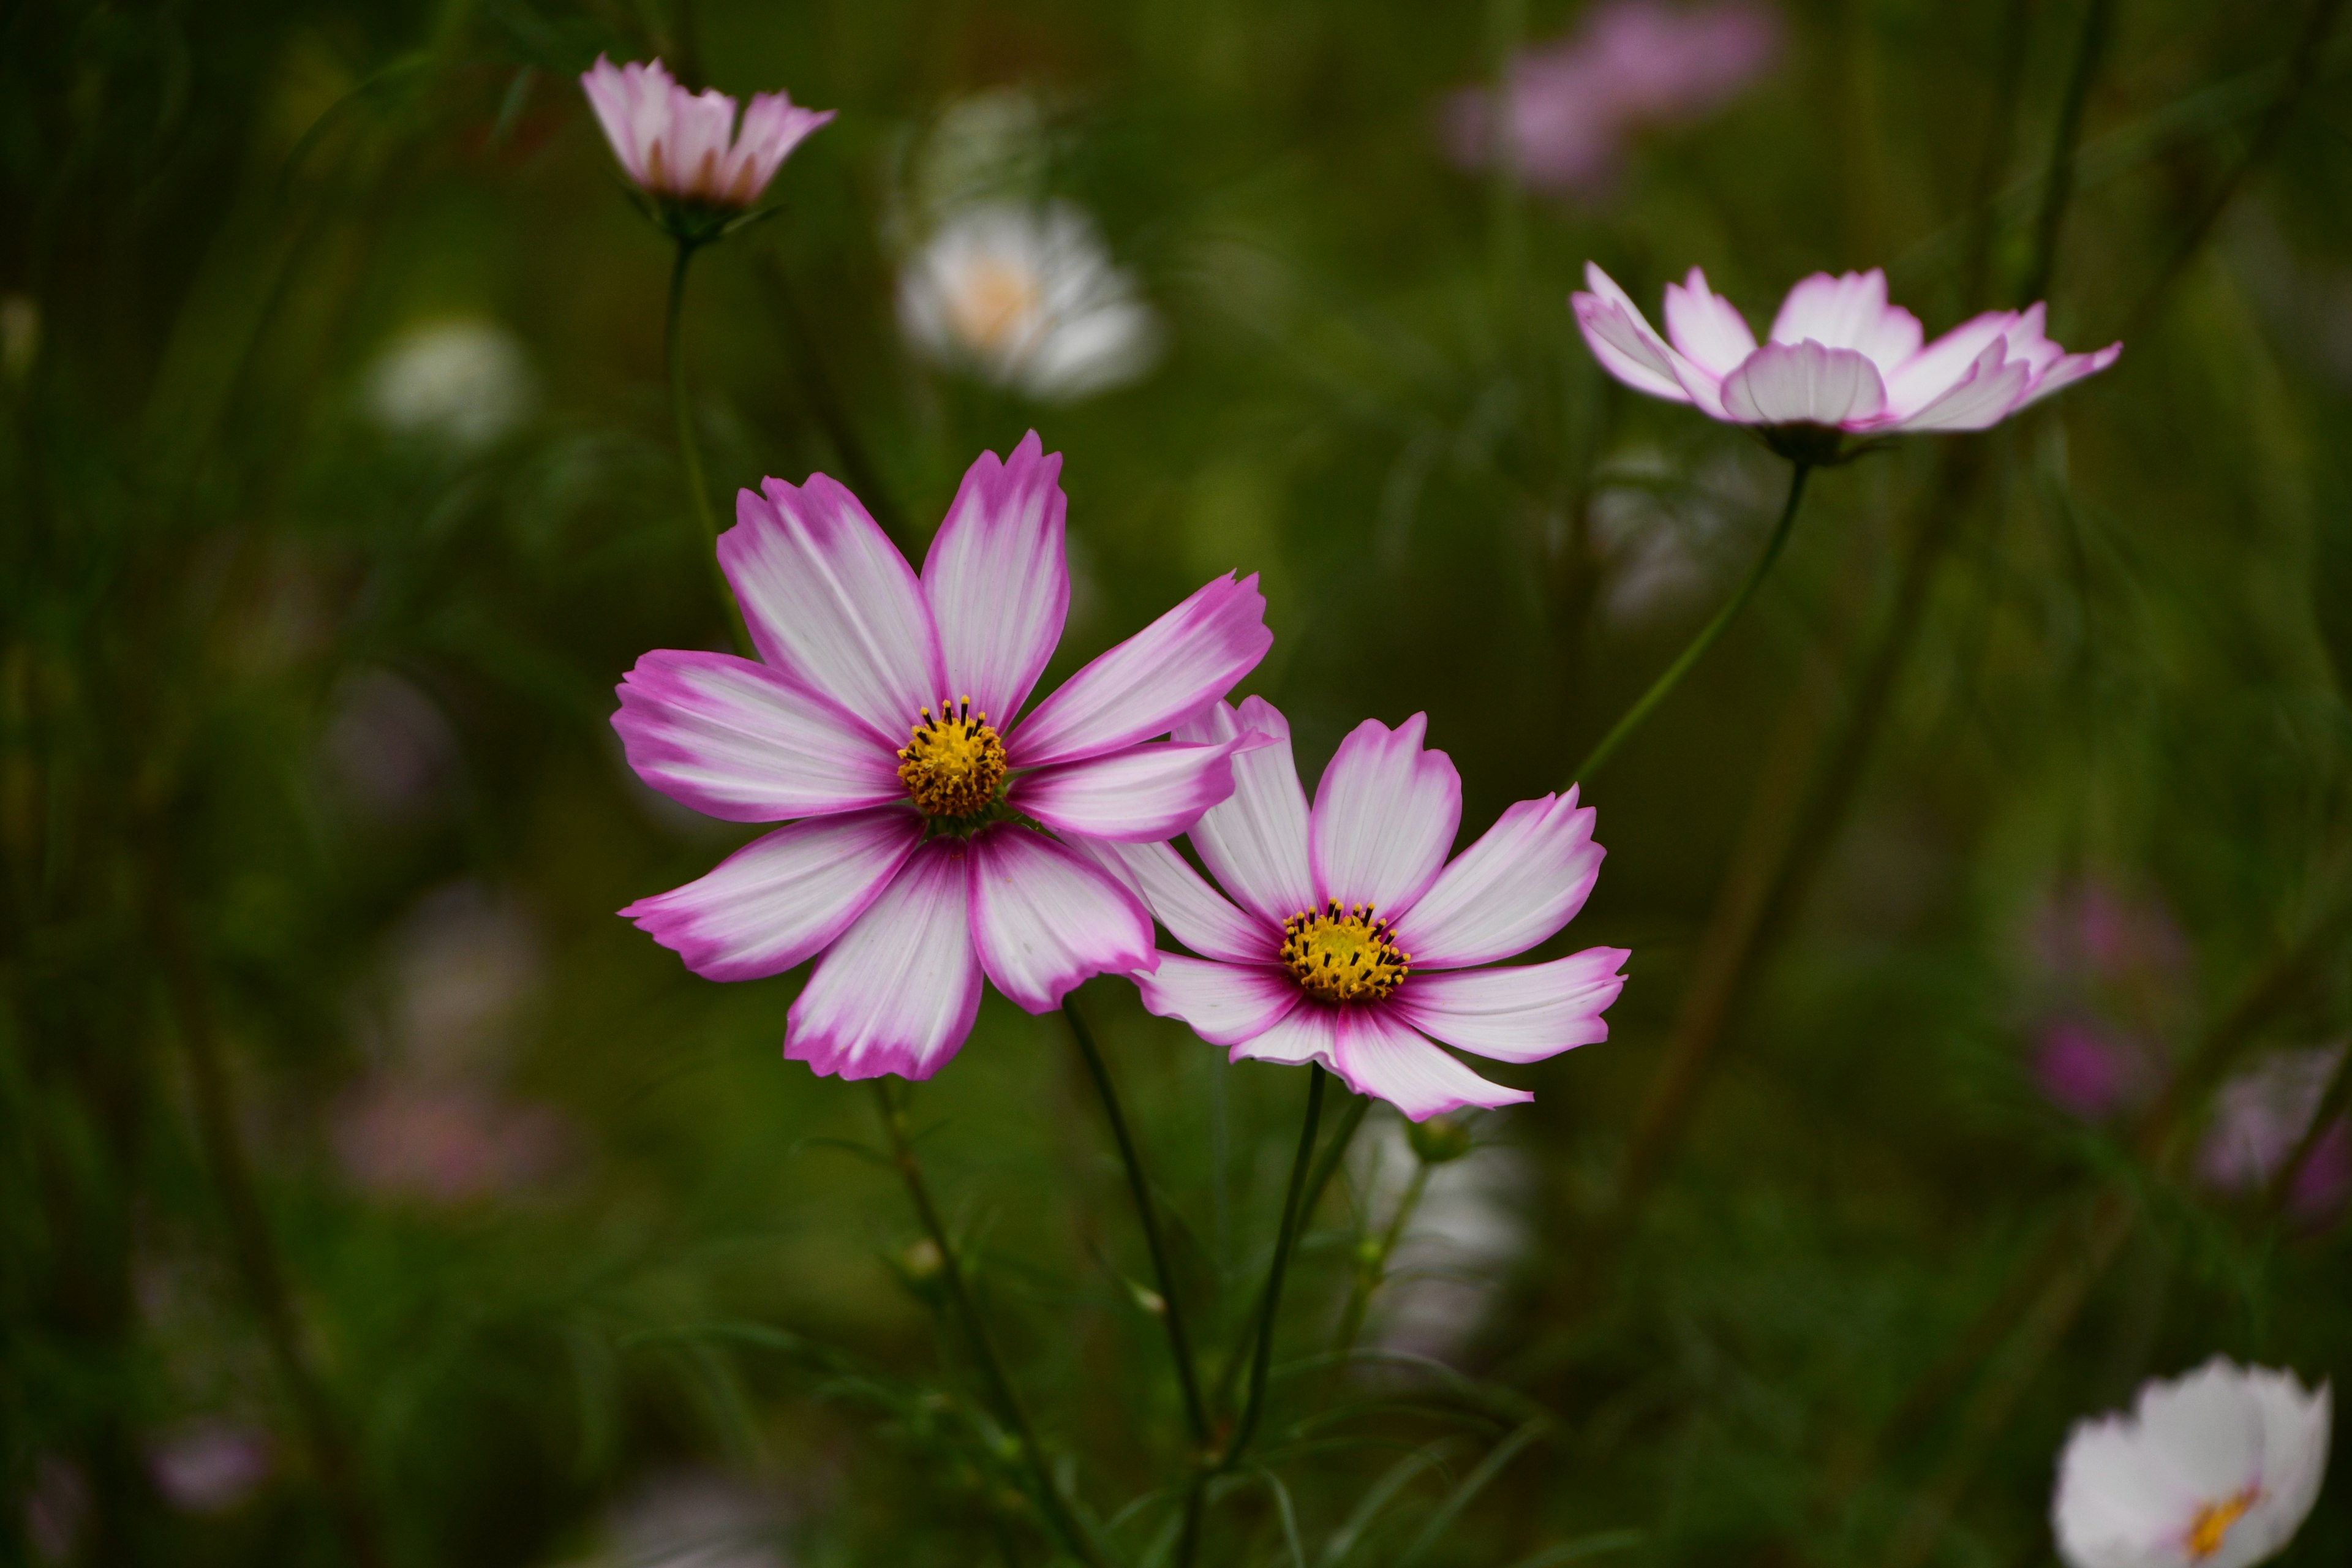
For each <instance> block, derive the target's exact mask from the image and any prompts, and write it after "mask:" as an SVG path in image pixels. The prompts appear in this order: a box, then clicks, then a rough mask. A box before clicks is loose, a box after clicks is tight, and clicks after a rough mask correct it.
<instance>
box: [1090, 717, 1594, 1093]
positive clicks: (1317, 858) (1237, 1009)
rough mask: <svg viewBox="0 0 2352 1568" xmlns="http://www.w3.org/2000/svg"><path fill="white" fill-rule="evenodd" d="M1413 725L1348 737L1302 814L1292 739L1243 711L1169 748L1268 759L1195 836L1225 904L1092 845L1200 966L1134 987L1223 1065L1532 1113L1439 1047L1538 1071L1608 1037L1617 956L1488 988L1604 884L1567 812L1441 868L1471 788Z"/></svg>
mask: <svg viewBox="0 0 2352 1568" xmlns="http://www.w3.org/2000/svg"><path fill="white" fill-rule="evenodd" d="M1426 727H1427V726H1426V722H1425V721H1424V720H1423V717H1422V716H1421V715H1419V714H1416V715H1414V716H1413V717H1412V718H1411V719H1408V720H1407V721H1405V722H1404V723H1403V724H1402V726H1401V727H1399V728H1397V729H1394V730H1391V729H1390V728H1388V727H1387V726H1386V725H1384V724H1382V723H1381V722H1380V721H1378V720H1376V719H1369V720H1366V721H1364V722H1363V723H1362V724H1360V725H1359V726H1358V727H1357V729H1356V731H1355V732H1354V733H1352V734H1350V735H1349V737H1348V738H1347V740H1346V741H1344V742H1341V743H1340V746H1339V753H1338V755H1336V756H1334V757H1333V758H1332V759H1331V765H1330V766H1329V767H1328V768H1327V769H1326V770H1325V771H1324V773H1323V780H1322V784H1320V786H1319V787H1318V789H1317V791H1316V795H1315V805H1314V808H1313V809H1312V810H1311V811H1310V810H1309V809H1308V807H1307V796H1306V794H1305V792H1304V791H1303V790H1301V789H1300V787H1299V784H1298V771H1297V763H1294V762H1293V761H1292V759H1291V751H1290V724H1289V721H1287V720H1286V719H1285V718H1284V717H1283V716H1282V714H1281V713H1279V712H1278V711H1276V710H1275V708H1274V707H1273V705H1272V704H1270V703H1268V702H1266V701H1265V700H1263V699H1262V698H1256V697H1253V698H1251V699H1249V700H1247V701H1245V702H1244V703H1243V704H1242V705H1241V707H1240V709H1239V710H1234V709H1233V708H1230V707H1227V706H1226V705H1225V704H1223V703H1217V704H1215V705H1214V706H1213V707H1210V708H1208V709H1206V710H1203V711H1202V713H1201V714H1200V716H1199V717H1197V718H1195V719H1194V720H1193V721H1192V722H1191V723H1190V724H1188V725H1187V726H1185V727H1184V728H1183V729H1181V730H1179V731H1177V735H1178V738H1179V739H1189V740H1192V742H1195V743H1199V744H1232V743H1233V742H1234V741H1235V740H1237V739H1240V738H1243V737H1246V736H1248V735H1250V734H1252V733H1253V732H1255V733H1257V734H1260V735H1265V736H1270V737H1272V738H1273V741H1274V743H1273V744H1271V745H1267V746H1265V747H1264V748H1263V749H1260V750H1256V751H1252V752H1247V753H1246V754H1244V755H1239V756H1236V757H1235V758H1234V793H1233V798H1232V799H1231V800H1228V801H1226V802H1224V803H1223V804H1222V805H1215V806H1213V807H1211V808H1210V809H1209V810H1208V811H1207V812H1206V813H1205V814H1203V815H1202V817H1201V819H1200V821H1199V822H1198V823H1197V824H1196V825H1195V826H1193V828H1192V834H1191V837H1192V847H1193V848H1195V849H1196V850H1198V851H1199V852H1200V856H1201V860H1202V864H1203V865H1205V866H1207V867H1208V868H1209V870H1210V872H1211V874H1212V875H1213V876H1214V877H1215V878H1216V879H1217V881H1218V883H1219V884H1220V885H1222V887H1223V889H1224V894H1223V896H1221V895H1220V894H1219V893H1218V891H1217V889H1214V888H1212V887H1210V886H1209V885H1208V884H1207V883H1206V882H1204V881H1203V880H1202V879H1201V877H1200V875H1199V873H1197V872H1195V871H1194V870H1193V869H1192V867H1191V866H1189V865H1188V864H1186V863H1185V861H1184V860H1183V858H1181V857H1180V856H1179V855H1178V854H1177V853H1176V851H1175V850H1174V849H1172V848H1171V847H1169V846H1168V845H1166V844H1162V843H1134V842H1130V843H1123V844H1103V845H1097V846H1093V848H1094V850H1095V853H1096V854H1097V858H1100V859H1102V860H1103V861H1104V862H1105V863H1106V864H1108V865H1112V866H1116V867H1118V868H1120V869H1121V870H1122V872H1123V873H1124V875H1125V876H1126V877H1127V878H1128V879H1129V884H1130V885H1131V886H1132V887H1134V888H1135V889H1137V891H1138V892H1139V893H1140V894H1141V895H1142V897H1143V899H1144V900H1145V902H1147V903H1149V904H1150V906H1151V910H1152V913H1154V914H1155V915H1157V916H1158V917H1159V918H1160V923H1161V924H1162V925H1164V926H1166V927H1167V928H1168V930H1169V931H1170V933H1171V934H1172V935H1173V936H1174V937H1175V938H1176V939H1177V940H1178V941H1179V942H1182V943H1183V944H1184V945H1185V946H1187V947H1189V948H1191V949H1192V952H1195V953H1198V954H1200V956H1199V957H1197V958H1195V957H1187V956H1185V955H1183V954H1180V953H1161V954H1160V955H1159V957H1158V963H1157V966H1156V967H1152V968H1148V969H1144V968H1139V973H1137V974H1136V981H1137V984H1139V985H1140V986H1141V987H1142V989H1143V1005H1145V1006H1146V1007H1148V1008H1150V1010H1151V1011H1152V1012H1154V1013H1157V1014H1159V1015H1160V1016H1162V1017H1167V1018H1181V1019H1182V1020H1183V1021H1184V1022H1186V1023H1188V1024H1190V1025H1192V1030H1193V1032H1194V1033H1195V1034H1197V1035H1199V1036H1200V1037H1202V1039H1204V1040H1207V1041H1208V1042H1210V1043H1211V1044H1212V1045H1219V1046H1226V1047H1231V1050H1232V1059H1234V1060H1235V1061H1240V1060H1243V1059H1244V1058H1251V1059H1255V1060H1259V1061H1272V1062H1288V1063H1292V1064H1300V1065H1303V1064H1305V1063H1307V1062H1319V1063H1321V1064H1322V1065H1323V1066H1324V1067H1325V1068H1328V1069H1330V1070H1331V1071H1332V1072H1335V1073H1337V1074H1339V1077H1340V1078H1341V1079H1345V1080H1346V1082H1347V1084H1348V1087H1349V1088H1350V1089H1354V1090H1355V1091H1356V1092H1357V1093H1359V1094H1366V1095H1370V1096H1373V1097H1374V1098H1377V1099H1380V1100H1387V1101H1388V1102H1389V1103H1390V1104H1391V1105H1394V1106H1395V1107H1396V1108H1397V1109H1398V1110H1402V1112H1404V1114H1405V1115H1406V1116H1408V1117H1410V1118H1412V1120H1413V1121H1426V1120H1427V1119H1428V1118H1430V1117H1432V1116H1435V1115H1438V1114H1440V1113H1441V1112H1444V1111H1448V1110H1458V1109H1460V1108H1461V1107H1463V1106H1465V1105H1480V1106H1494V1105H1510V1104H1515V1103H1517V1102H1519V1101H1521V1100H1531V1099H1533V1098H1534V1096H1532V1095H1530V1094H1528V1092H1527V1091H1526V1090H1525V1089H1508V1088H1506V1087H1504V1086H1503V1085H1501V1084H1497V1083H1491V1082H1489V1081H1487V1080H1486V1079H1483V1078H1480V1077H1479V1076H1478V1075H1477V1074H1476V1073H1475V1072H1473V1071H1471V1070H1470V1069H1469V1068H1467V1067H1465V1066H1464V1065H1463V1064H1462V1063H1461V1062H1460V1061H1459V1060H1458V1059H1456V1058H1454V1057H1453V1056H1451V1055H1449V1054H1448V1053H1447V1052H1446V1051H1444V1049H1443V1048H1441V1046H1440V1042H1443V1044H1444V1045H1446V1046H1453V1047H1457V1048H1459V1049H1462V1050H1465V1051H1469V1052H1472V1053H1473V1054H1475V1055H1478V1056H1483V1057H1488V1058H1493V1059H1494V1060H1496V1061H1505V1062H1538V1061H1542V1060H1544V1059H1545V1058H1549V1057H1553V1056H1557V1055H1559V1053H1560V1052H1562V1051H1564V1050H1567V1049H1569V1048H1570V1047H1574V1046H1580V1045H1587V1044H1590V1043H1591V1042H1592V1041H1595V1040H1603V1039H1607V1038H1608V1037H1609V1026H1608V1024H1607V1023H1606V1022H1605V1021H1604V1020H1603V1019H1602V1017H1601V1014H1602V1013H1603V1012H1604V1011H1605V1010H1606V1009H1607V1008H1608V1006H1609V1005H1610V1004H1611V1003H1612V1002H1613V1001H1615V1000H1616V999H1617V993H1618V992H1619V991H1620V990H1622V988H1623V986H1624V984H1625V982H1624V977H1623V976H1622V974H1620V973H1618V971H1619V969H1620V967H1621V966H1622V964H1623V963H1624V962H1625V959H1626V957H1627V956H1628V954H1627V952H1626V951H1625V950H1624V949H1623V948H1615V947H1594V948H1587V949H1586V950H1585V951H1584V952H1580V953H1575V954H1572V955H1571V956H1570V957H1567V958H1559V959H1554V960H1552V961H1551V962H1550V963H1530V964H1520V965H1514V966H1512V967H1509V968H1488V967H1484V966H1486V965H1491V964H1494V963H1496V961H1497V960H1499V959H1505V958H1510V957H1514V956H1516V955H1517V954H1519V953H1522V952H1526V951H1527V950H1528V949H1529V948H1531V947H1533V946H1535V945H1536V944H1537V943H1538V942H1543V941H1544V940H1546V939H1547V938H1549V936H1551V935H1552V934H1553V933H1554V932H1555V931H1559V929H1560V928H1561V927H1562V926H1564V925H1566V924H1567V923H1568V922H1569V921H1570V920H1571V919H1573V918H1574V916H1575V914H1576V911H1577V910H1580V909H1581V908H1583V906H1584V900H1585V898H1586V896H1587V895H1588V894H1590V893H1591V891H1592V885H1593V883H1594V881H1595V880H1597V879H1598V878H1599V877H1600V874H1601V854H1602V851H1601V847H1600V846H1599V845H1597V844H1595V843H1593V842H1592V820H1593V814H1592V811H1591V808H1590V807H1580V806H1579V805H1577V804H1576V792H1575V791H1574V790H1573V789H1571V790H1570V791H1569V793H1568V794H1567V795H1545V796H1543V797H1542V798H1541V799H1539V800H1524V801H1521V802H1519V803H1518V804H1517V805H1514V806H1512V807H1511V808H1510V809H1509V810H1508V811H1506V812H1505V813H1504V814H1503V816H1502V817H1501V819H1500V820H1498V821H1497V822H1496V824H1495V826H1493V827H1491V828H1489V829H1488V830H1487V831H1486V835H1485V836H1484V837H1481V838H1480V839H1479V840H1478V841H1477V842H1476V843H1475V844H1473V845H1472V846H1470V847H1469V848H1467V849H1465V850H1464V851H1463V852H1462V853H1461V854H1460V855H1457V856H1455V857H1454V858H1453V860H1452V861H1451V862H1450V863H1449V862H1448V861H1447V859H1446V851H1447V850H1448V849H1450V848H1451V847H1453V844H1454V830H1455V829H1456V828H1457V827H1458V826H1460V825H1461V821H1462V781H1461V778H1460V776H1459V775H1458V774H1456V773H1455V772H1454V763H1453V762H1452V761H1451V760H1450V759H1448V758H1447V756H1446V755H1445V753H1444V752H1433V751H1427V750H1424V749H1423V746H1422V736H1423V733H1424V732H1425V731H1426Z"/></svg>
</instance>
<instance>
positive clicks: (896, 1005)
mask: <svg viewBox="0 0 2352 1568" xmlns="http://www.w3.org/2000/svg"><path fill="white" fill-rule="evenodd" d="M970 903H971V897H970V893H969V891H968V876H967V873H966V870H965V866H964V853H963V846H962V845H961V844H958V843H956V842H954V841H953V840H951V839H944V838H935V839H933V840H932V841H931V842H930V843H929V844H926V845H924V846H923V847H920V848H919V849H917V850H916V851H915V853H914V855H913V856H912V857H911V858H908V861H907V864H906V867H905V868H904V869H902V870H901V871H900V872H899V873H898V878H897V879H896V880H894V881H893V882H891V883H890V885H889V886H888V887H887V888H886V889H884V890H883V892H882V895H881V896H880V897H879V898H877V899H876V900H874V902H873V904H872V905H871V906H870V907H869V908H868V909H867V910H866V912H865V913H864V914H863V915H861V916H859V917H858V919H857V923H856V924H855V925H853V926H851V927H850V928H849V930H848V931H847V932H846V933H845V935H844V936H843V937H842V938H841V940H840V941H838V942H835V943H834V944H833V947H832V949H831V951H829V952H826V953H825V955H824V959H823V960H822V961H821V962H819V963H818V964H817V966H816V968H815V970H814V971H813V972H812V973H810V975H809V979H808V984H806V985H804V986H803V987H802V988H801V994H800V997H799V999H798V1000H797V1001H795V1002H794V1003H793V1010H792V1015H791V1016H790V1018H789V1019H788V1020H787V1022H786V1024H785V1026H784V1059H785V1060H786V1061H792V1062H806V1063H808V1065H809V1068H810V1070H811V1071H813V1072H815V1073H818V1074H820V1075H827V1074H833V1073H838V1074H840V1075H841V1076H842V1077H843V1078H879V1077H880V1076H881V1075H882V1074H884V1073H897V1074H898V1076H899V1077H901V1078H908V1079H924V1078H929V1077H930V1076H931V1075H932V1074H933V1073H935V1072H937V1071H939V1070H940V1068H942V1067H944V1066H946V1065H947V1062H948V1058H950V1057H952V1056H954V1055H955V1054H956V1051H957V1050H958V1049H959V1048H960V1047H961V1046H962V1045H963V1042H964V1037H966V1036H968V1035H970V1034H971V1021H972V1018H973V1016H975V1015H976V1014H977V1013H978V1012H979V1010H980V958H979V955H978V954H977V953H975V952H973V951H972V946H971V917H970V914H969V908H968V907H969V905H970Z"/></svg>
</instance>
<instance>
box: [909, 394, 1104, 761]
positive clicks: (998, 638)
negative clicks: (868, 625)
mask: <svg viewBox="0 0 2352 1568" xmlns="http://www.w3.org/2000/svg"><path fill="white" fill-rule="evenodd" d="M1061 473H1062V455H1061V454H1060V453H1059V452H1055V453H1053V454H1052V455H1051V456H1048V455H1046V453H1045V447H1044V443H1042V442H1040V441H1039V440H1038V439H1037V432H1035V431H1034V430H1032V431H1030V432H1029V434H1028V435H1026V436H1024V437H1022V439H1021V445H1019V446H1018V447H1014V448H1013V458H1012V460H1011V461H1010V462H999V461H997V458H996V454H995V453H993V452H982V454H981V455H980V457H979V458H977V459H975V460H974V461H973V463H972V465H971V468H969V469H967V470H965V473H964V476H963V485H962V487H961V489H958V490H957V491H956V498H955V504H954V505H952V506H950V507H949V508H948V518H947V521H945V522H943V523H941V524H940V531H939V533H938V534H937V535H936V536H935V537H934V538H933V539H932V540H931V550H930V553H929V555H927V556H926V557H924V559H923V593H924V595H925V596H926V597H927V598H928V599H929V602H930V606H931V617H932V619H933V620H934V621H936V622H937V623H938V625H939V628H940V657H941V658H943V659H944V660H945V661H946V663H947V672H948V686H947V687H945V688H942V689H943V690H946V689H952V691H953V692H954V694H955V695H957V696H959V697H961V696H962V695H963V694H965V693H966V692H969V693H971V699H972V700H973V702H974V703H975V704H976V705H978V706H979V707H980V708H981V709H982V710H983V711H985V712H986V713H987V714H988V716H989V719H990V721H992V723H994V724H995V726H996V727H997V729H998V730H999V731H1004V730H1009V729H1011V728H1012V725H1013V719H1014V717H1015V716H1016V715H1017V714H1018V713H1019V712H1020V710H1021V704H1022V703H1023V702H1024V701H1026V700H1028V697H1029V691H1030V689H1031V688H1032V687H1034V686H1035V685H1036V684H1037V677H1038V676H1039V675H1040V674H1042V673H1043V672H1044V671H1045V661H1046V660H1047V659H1049V658H1053V657H1054V645H1055V644H1056V643H1058V642H1060V641H1061V640H1062V623H1063V621H1064V619H1065V618H1066V617H1067V616H1068V615H1069V610H1070V570H1069V566H1068V564H1067V563H1066V560H1065V559H1064V555H1063V519H1064V517H1065V515H1066V513H1067V511H1068V510H1069V501H1068V500H1066V498H1065V497H1064V496H1063V494H1062V486H1061V482H1060V480H1061Z"/></svg>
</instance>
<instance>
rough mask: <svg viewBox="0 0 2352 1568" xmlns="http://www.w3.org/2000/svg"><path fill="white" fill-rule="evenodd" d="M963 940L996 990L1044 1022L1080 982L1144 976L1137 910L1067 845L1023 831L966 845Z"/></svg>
mask: <svg viewBox="0 0 2352 1568" xmlns="http://www.w3.org/2000/svg"><path fill="white" fill-rule="evenodd" d="M971 937H972V942H973V944H974V945H975V946H976V947H977V948H978V949H979V951H980V962H981V964H982V967H983V968H985V969H986V970H987V971H988V977H989V979H990V980H992V981H993V982H995V984H996V988H997V989H998V990H999V991H1002V992H1003V993H1004V994H1005V995H1007V996H1009V997H1011V998H1012V999H1013V1001H1015V1002H1017V1003H1019V1004H1020V1005H1022V1006H1024V1007H1026V1008H1027V1009H1028V1010H1029V1011H1031V1012H1032V1013H1046V1012H1051V1011H1052V1010H1053V1009H1054V1008H1055V1007H1058V1006H1060V1005H1062V997H1063V996H1064V995H1065V994H1067V993H1068V992H1069V991H1070V990H1071V989H1072V988H1073V987H1075V986H1076V985H1077V984H1078V983H1079V982H1080V981H1083V980H1086V979H1087V978H1089V977H1090V976H1093V975H1097V974H1109V973H1128V972H1129V971H1132V970H1137V969H1148V968H1150V966H1151V964H1152V963H1153V961H1154V954H1153V952H1152V947H1151V917H1150V914H1148V913H1146V912H1145V910H1144V908H1143V904H1142V901H1141V900H1139V899H1137V898H1136V897H1135V895H1134V894H1132V893H1130V892H1129V891H1128V890H1127V889H1125V888H1124V887H1122V886H1120V885H1119V883H1118V881H1117V880H1116V879H1113V878H1111V877H1109V876H1108V875H1107V874H1105V873H1104V872H1103V870H1102V869H1101V868H1098V867H1097V866H1095V865H1093V864H1092V863H1091V862H1089V861H1088V860H1087V858H1086V857H1084V856H1082V855H1080V854H1079V853H1078V852H1077V851H1076V850H1075V849H1072V848H1071V847H1069V846H1068V845H1066V844H1056V843H1055V841H1054V840H1052V839H1050V838H1048V837H1045V835H1044V834H1042V833H1033V832H1031V831H1029V830H1028V829H1027V828H1025V827H1000V828H996V829H994V830H992V831H991V832H987V833H983V834H982V835H980V836H979V837H976V838H974V839H973V840H972V841H971Z"/></svg>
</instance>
